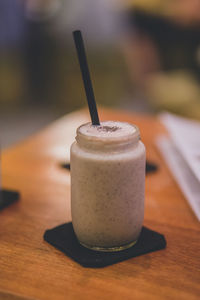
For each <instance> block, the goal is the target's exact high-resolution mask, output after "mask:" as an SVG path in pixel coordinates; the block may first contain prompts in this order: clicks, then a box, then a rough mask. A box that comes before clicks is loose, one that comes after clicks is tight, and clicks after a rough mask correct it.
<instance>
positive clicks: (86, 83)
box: [73, 30, 100, 125]
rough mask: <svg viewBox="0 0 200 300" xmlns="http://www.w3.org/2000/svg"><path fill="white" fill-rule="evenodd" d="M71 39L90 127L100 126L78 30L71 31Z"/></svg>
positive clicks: (80, 35) (81, 39)
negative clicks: (76, 57) (73, 44)
mask: <svg viewBox="0 0 200 300" xmlns="http://www.w3.org/2000/svg"><path fill="white" fill-rule="evenodd" d="M73 37H74V42H75V45H76V51H77V55H78V60H79V64H80V69H81V73H82V78H83V83H84V87H85V93H86V97H87V102H88V106H89V111H90V116H91V120H92V125H100V122H99V116H98V112H97V107H96V101H95V97H94V92H93V87H92V81H91V78H90V72H89V68H88V63H87V58H86V53H85V48H84V43H83V38H82V34H81V31H80V30H76V31H73Z"/></svg>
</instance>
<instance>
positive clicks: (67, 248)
mask: <svg viewBox="0 0 200 300" xmlns="http://www.w3.org/2000/svg"><path fill="white" fill-rule="evenodd" d="M44 239H45V241H47V242H48V243H49V244H51V245H53V246H54V247H56V248H57V249H59V250H60V251H62V252H64V253H65V254H66V255H67V256H69V257H71V258H72V259H73V260H75V261H76V262H78V263H79V264H80V265H82V266H83V267H88V268H101V267H105V266H108V265H112V264H115V263H117V262H120V261H123V260H126V259H129V258H132V257H136V256H139V255H143V254H146V253H149V252H153V251H157V250H161V249H164V248H165V247H166V240H165V238H164V236H163V235H162V234H160V233H157V232H155V231H153V230H150V229H148V228H146V227H143V228H142V232H141V234H140V237H139V239H138V241H137V243H136V244H135V245H134V246H132V247H131V248H129V249H126V250H122V251H118V252H99V251H94V250H90V249H87V248H85V247H83V246H82V245H80V244H79V242H78V240H77V238H76V235H75V233H74V230H73V226H72V223H71V222H70V223H65V224H62V225H60V226H57V227H55V228H53V229H50V230H47V231H46V232H45V234H44Z"/></svg>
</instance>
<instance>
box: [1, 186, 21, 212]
mask: <svg viewBox="0 0 200 300" xmlns="http://www.w3.org/2000/svg"><path fill="white" fill-rule="evenodd" d="M18 199H19V193H18V192H16V191H9V190H0V210H1V209H3V208H5V207H6V206H9V205H10V204H12V203H13V202H15V201H17V200H18Z"/></svg>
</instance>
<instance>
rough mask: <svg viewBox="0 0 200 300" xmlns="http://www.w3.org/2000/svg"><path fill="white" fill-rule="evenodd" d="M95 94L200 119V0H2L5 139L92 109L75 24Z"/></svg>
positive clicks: (0, 114)
mask: <svg viewBox="0 0 200 300" xmlns="http://www.w3.org/2000/svg"><path fill="white" fill-rule="evenodd" d="M76 29H81V30H82V33H83V36H84V40H85V46H86V50H87V56H88V62H89V67H90V71H91V75H92V81H93V84H94V91H95V95H96V101H97V103H98V105H99V106H100V105H101V106H109V107H110V106H111V107H116V108H123V109H128V110H132V111H133V112H141V113H148V114H156V113H158V112H160V111H162V110H168V111H171V112H175V113H177V114H181V115H185V116H187V117H190V118H194V119H200V85H199V80H200V0H173V1H172V0H165V1H163V0H95V1H94V0H81V1H79V0H0V143H1V145H2V147H3V148H6V147H8V146H10V145H12V144H13V143H16V142H18V141H20V140H21V139H24V138H26V137H27V136H29V135H30V134H32V133H34V132H36V131H38V130H40V129H41V128H42V127H44V126H45V125H47V124H48V123H50V122H52V121H53V120H55V119H56V118H58V117H60V116H62V115H64V114H66V113H69V112H71V111H73V110H75V109H79V108H81V107H84V106H86V99H85V93H84V89H83V84H82V80H81V74H80V69H79V66H78V61H77V57H76V52H75V48H74V44H73V39H72V31H73V30H76Z"/></svg>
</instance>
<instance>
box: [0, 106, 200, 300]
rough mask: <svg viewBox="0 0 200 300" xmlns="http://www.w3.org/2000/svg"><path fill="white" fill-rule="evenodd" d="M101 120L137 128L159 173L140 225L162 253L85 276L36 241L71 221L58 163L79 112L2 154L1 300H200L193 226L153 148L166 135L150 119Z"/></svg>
mask: <svg viewBox="0 0 200 300" xmlns="http://www.w3.org/2000/svg"><path fill="white" fill-rule="evenodd" d="M100 119H101V120H121V121H127V122H131V123H135V124H136V125H138V126H139V128H140V131H141V137H142V140H143V142H144V143H145V145H146V148H147V158H148V159H149V160H151V161H153V162H155V163H157V164H158V165H159V170H158V171H157V172H156V173H154V174H149V175H147V178H146V204H145V220H144V224H145V225H146V226H148V227H149V228H151V229H153V230H157V231H159V232H161V233H163V234H164V235H165V237H166V239H167V248H166V249H165V250H161V251H158V252H154V253H150V254H147V255H144V256H140V257H136V258H133V259H129V260H127V261H124V262H121V263H118V264H116V265H113V266H109V267H106V268H102V269H86V268H83V267H81V266H80V265H78V264H77V263H75V262H74V261H72V260H71V259H70V258H68V257H67V256H65V255H64V254H63V253H61V252H59V251H58V250H56V249H55V248H54V247H52V246H50V245H49V244H48V243H46V242H45V241H44V240H43V233H44V231H45V230H46V229H47V228H52V227H54V226H56V225H59V224H61V223H64V222H67V221H70V220H71V215H70V174H69V171H67V170H65V169H62V168H61V167H60V163H62V162H67V161H68V160H69V147H70V144H71V142H72V141H73V139H74V136H75V130H76V127H77V126H78V125H80V124H81V123H83V122H86V121H87V120H89V115H88V113H87V111H86V110H81V111H77V112H75V113H72V114H69V115H67V116H65V117H63V118H61V119H59V120H58V121H56V122H54V123H53V124H52V125H50V126H49V127H47V128H45V129H44V130H43V131H41V132H40V133H39V134H36V135H34V136H32V137H30V138H29V139H27V140H26V141H24V142H21V143H20V144H18V145H15V146H14V147H12V148H10V149H7V150H6V151H5V152H3V161H2V165H3V187H4V188H10V189H16V190H19V191H20V193H21V198H20V201H19V202H18V203H15V204H13V205H12V206H10V207H7V208H6V209H4V210H2V211H0V299H6V300H7V299H12V300H13V299H17V300H19V299H29V300H31V299H50V300H51V299H54V300H57V299H187V300H188V299H190V300H192V299H200V251H199V249H200V224H199V223H198V221H197V219H196V218H195V216H194V214H193V212H192V211H191V209H190V207H189V205H188V203H187V201H186V200H185V199H184V197H183V195H182V193H181V191H180V190H179V188H178V186H177V184H176V182H175V181H174V179H173V178H172V176H171V174H170V172H169V171H168V169H167V167H166V165H165V163H164V161H163V159H162V157H161V156H160V154H159V152H158V151H157V149H156V147H155V138H156V136H157V135H159V134H161V133H165V130H164V128H163V127H162V126H161V124H159V122H158V121H157V120H156V118H154V117H149V116H138V115H133V114H130V113H126V112H121V111H113V110H107V109H106V110H105V109H101V110H100Z"/></svg>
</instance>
